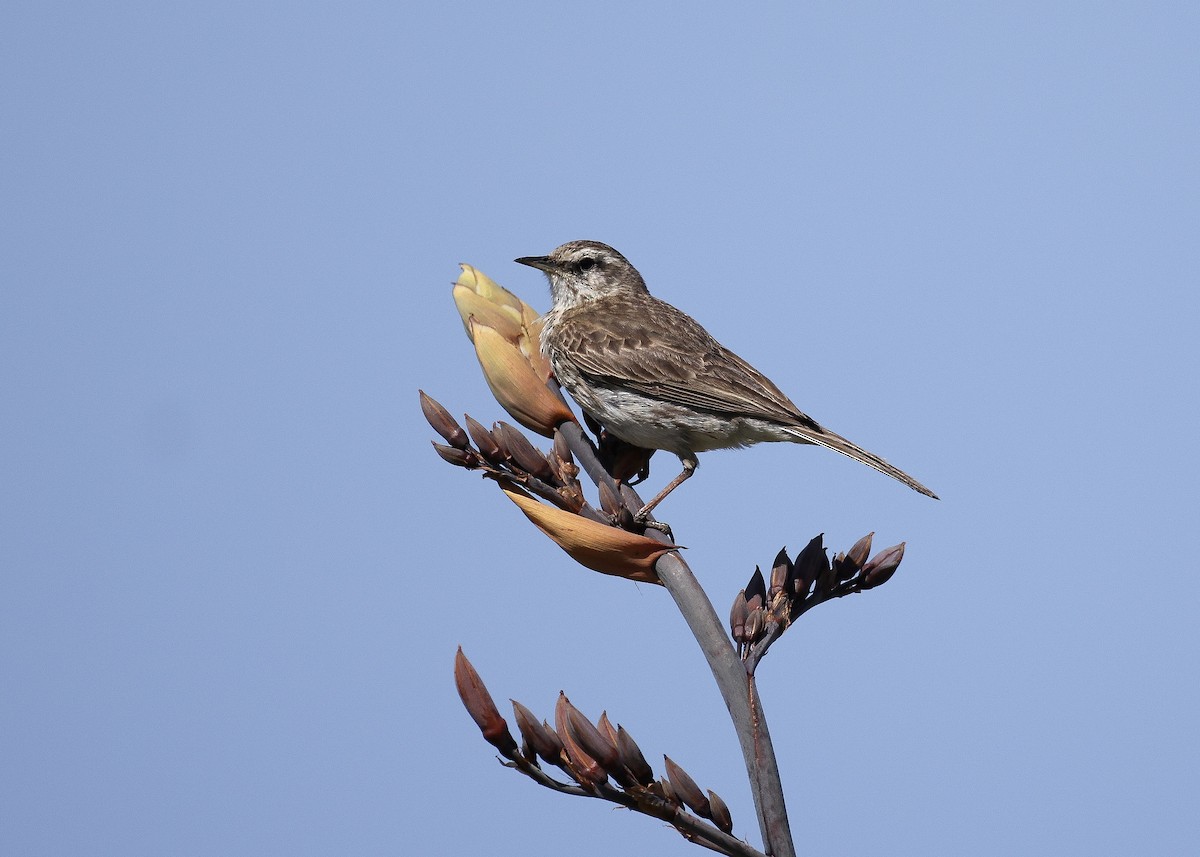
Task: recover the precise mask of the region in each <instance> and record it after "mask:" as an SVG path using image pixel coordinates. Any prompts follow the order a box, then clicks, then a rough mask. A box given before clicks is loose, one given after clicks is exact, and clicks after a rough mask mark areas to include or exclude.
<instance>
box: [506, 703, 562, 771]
mask: <svg viewBox="0 0 1200 857" xmlns="http://www.w3.org/2000/svg"><path fill="white" fill-rule="evenodd" d="M510 701H511V702H512V707H513V714H514V716H515V717H516V718H517V728H518V729H519V730H521V737H522V738H524V739H525V741H526V742H527V743H528V744H529V746H530V747H532V748H533V751H534V752H535V753H536V754H537V755H538V756H541V757H542V759H544V760H545V761H546V762H549V763H550V764H551V765H561V764H562V755H561V754H562V742H561V741H559V740H558V736H557V735H555V734H554V731H553V730H552V729H550V727H548V726H546V725H545V723H544V722H543V723H538V722H537V718H535V717H534V716H533V712H532V711H530V710H529V709H528V708H526V707H525V706H524V705H522V704H521V703H519V702H517V701H516V700H515V699H513V700H510Z"/></svg>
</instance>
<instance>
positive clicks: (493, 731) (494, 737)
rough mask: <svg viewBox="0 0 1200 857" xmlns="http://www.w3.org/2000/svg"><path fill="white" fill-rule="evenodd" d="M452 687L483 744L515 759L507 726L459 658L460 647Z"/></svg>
mask: <svg viewBox="0 0 1200 857" xmlns="http://www.w3.org/2000/svg"><path fill="white" fill-rule="evenodd" d="M454 686H455V687H456V688H457V689H458V696H459V699H461V700H462V702H463V705H464V706H465V707H466V709H467V713H468V714H470V715H471V719H472V720H474V721H475V725H476V726H478V727H479V731H480V732H482V733H483V737H484V740H486V741H487V742H488V743H489V744H491V745H492V746H493V747H495V748H496V749H497V750H499V751H500V753H501V755H503V756H504V757H505V758H508V759H511V758H513V757H515V756H517V755H518V751H517V742H516V740H515V739H514V738H513V736H512V733H510V732H509V731H508V724H507V723H506V722H505V721H504V718H503V717H501V716H500V711H499V710H498V709H497V708H496V703H495V702H493V701H492V695H491V694H490V693H488V690H487V688H486V687H485V686H484V684H483V680H482V679H481V678H480V677H479V673H477V672H475V667H473V666H471V662H470V661H468V660H467V656H466V655H464V654H463V650H462V646H459V647H458V654H456V655H455V656H454Z"/></svg>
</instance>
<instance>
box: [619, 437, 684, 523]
mask: <svg viewBox="0 0 1200 857" xmlns="http://www.w3.org/2000/svg"><path fill="white" fill-rule="evenodd" d="M679 463H680V464H682V465H683V472H682V473H680V474H679V475H678V476H676V477H675V478H674V479H672V480H671V481H670V482H668V483H667V487H665V488H663V490H661V491H659V492H658V493H657V494H656V495H655V496H654V499H653V500H651V501H650V502H649V503H647V504H646V505H645V506H643V507H642V508H641V509H639V510H638V513H637V514H636V515H634V516H633V517H634V520H636V521H637V522H638V523H639V524H646V518H647V517H648V516H649V515H650V513H651V512H652V511H653V510H654V507H655V506H657V505H658V504H659V503H661V502H662V501H663V499H664V498H665V497H666V496H667V495H668V494H670V493H671V492H672V491H674V490H675V489H676V488H678V487H679V486H680V485H682V484H683V483H684V482H686V481H687V480H688V479H690V478H691V476H692V474H693V473H695V472H696V468H697V467H699V466H700V460H699V459H698V458H696V456H695V454H694V453H691V452H689V453H688V454H687V455H681V456H679ZM651 525H652V524H647V526H651Z"/></svg>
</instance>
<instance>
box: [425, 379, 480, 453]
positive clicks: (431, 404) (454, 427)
mask: <svg viewBox="0 0 1200 857" xmlns="http://www.w3.org/2000/svg"><path fill="white" fill-rule="evenodd" d="M417 392H418V393H420V395H421V413H423V414H424V415H425V419H426V420H427V421H428V422H429V425H430V426H432V428H433V430H434V431H435V432H437V433H438V434H440V435H441V436H442V438H443V439H444V440H445V441H446V443H448V444H450V445H451V446H452V447H454V448H455V449H466V448H467V446H468V445H469V444H468V441H467V433H466V432H465V431H463V429H462V426H460V425H459V424H458V423H457V422H456V421H455V419H454V417H452V416H450V412H449V411H448V410H446V409H445V408H443V407H442V406H441V404H440V403H439V402H437V401H436V400H435V399H433V398H431V397H429V396H427V395H425V391H424V390H418V391H417Z"/></svg>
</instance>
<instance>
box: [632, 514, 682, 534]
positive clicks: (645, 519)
mask: <svg viewBox="0 0 1200 857" xmlns="http://www.w3.org/2000/svg"><path fill="white" fill-rule="evenodd" d="M633 520H634V521H635V522H637V523H638V524H640V525H641V526H643V527H645V528H646V529H647V530H658V531H659V532H660V533H662V534H663V535H665V536H666V537H667V538H668V539H670V540H671V541H675V533H674V532H672V531H671V525H670V524H668V523H667V522H666V521H655V520H652V519H650V510H649V509H646V508H643V509H642V510H641V511H640V512H638V513H637V514H636V515H634V516H633Z"/></svg>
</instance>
